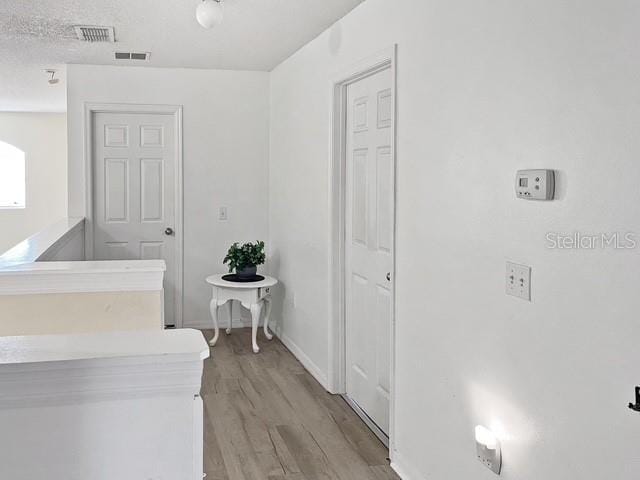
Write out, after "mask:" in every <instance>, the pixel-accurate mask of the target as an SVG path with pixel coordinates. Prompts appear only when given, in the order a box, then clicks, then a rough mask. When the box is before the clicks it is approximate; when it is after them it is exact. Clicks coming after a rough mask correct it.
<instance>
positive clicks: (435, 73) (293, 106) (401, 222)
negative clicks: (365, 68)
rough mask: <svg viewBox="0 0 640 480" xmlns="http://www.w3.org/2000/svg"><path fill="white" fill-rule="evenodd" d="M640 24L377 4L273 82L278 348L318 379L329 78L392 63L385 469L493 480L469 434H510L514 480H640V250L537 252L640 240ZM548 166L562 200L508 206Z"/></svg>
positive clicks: (591, 4) (472, 3)
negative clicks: (631, 405) (511, 283)
mask: <svg viewBox="0 0 640 480" xmlns="http://www.w3.org/2000/svg"><path fill="white" fill-rule="evenodd" d="M639 15H640V4H639V3H638V2H633V1H631V0H614V1H610V2H602V1H596V0H588V1H585V0H581V1H577V0H572V1H568V2H554V1H551V0H537V1H524V2H513V1H509V0H497V1H496V0H458V1H454V2H450V1H445V0H438V1H435V0H427V1H425V0H396V1H394V2H388V1H386V0H367V1H366V2H365V3H363V4H362V5H361V6H359V7H358V8H356V9H355V10H354V11H353V12H352V13H351V14H349V15H347V16H346V17H345V18H344V19H343V20H341V21H340V22H338V23H337V24H336V25H335V26H334V27H333V28H332V29H330V30H329V31H327V32H325V33H324V34H322V35H320V36H319V37H318V38H317V39H315V40H314V41H312V42H311V43H310V44H308V45H307V46H305V47H304V48H302V49H301V50H300V51H299V52H297V53H296V54H295V55H293V56H292V57H291V58H289V59H288V60H286V61H285V62H284V63H282V64H281V65H280V66H278V67H277V68H276V69H275V70H274V71H273V72H272V76H271V106H272V110H271V158H270V194H269V203H270V215H269V219H270V224H269V229H270V245H271V250H272V256H273V262H272V264H271V265H272V271H273V273H274V274H275V275H277V276H278V277H280V279H281V280H282V281H283V284H284V286H285V293H286V296H285V299H284V301H283V305H282V306H280V309H281V310H282V315H283V320H282V328H283V333H284V334H285V335H286V336H288V337H289V338H290V339H291V340H292V341H293V342H294V343H295V344H296V345H297V346H298V347H299V348H300V349H301V351H302V352H304V354H305V355H306V356H307V357H308V358H309V359H310V360H311V361H312V362H314V363H315V365H316V367H317V368H318V369H319V370H320V371H322V372H325V373H326V371H327V363H328V354H327V337H328V331H327V325H328V320H329V318H328V317H329V312H328V303H327V296H328V282H329V279H328V267H327V265H328V261H329V257H328V254H329V252H328V233H327V232H328V228H329V214H328V185H329V179H328V171H329V119H330V89H329V79H330V78H332V76H333V75H334V74H335V73H336V72H339V71H340V70H342V69H343V68H344V67H345V66H347V65H351V64H353V63H356V62H357V61H359V60H360V59H362V58H365V57H367V56H369V55H371V54H372V53H374V52H376V51H378V50H381V49H383V48H386V47H388V46H390V45H392V44H393V43H397V44H398V55H399V56H398V89H399V91H398V95H399V104H398V129H399V134H398V154H399V157H398V178H397V195H398V199H397V209H398V216H397V222H398V238H397V279H396V280H397V346H398V352H397V370H396V371H397V395H398V397H397V410H396V421H397V424H396V435H397V436H396V447H397V451H396V452H393V457H394V460H395V462H397V463H398V464H399V465H400V466H401V467H402V468H403V469H405V471H406V472H408V473H409V475H408V476H407V478H411V479H412V480H417V479H421V478H432V479H446V478H477V479H480V478H486V479H489V478H494V477H493V474H492V473H491V472H490V471H489V470H487V469H485V468H484V467H483V466H482V465H481V464H480V463H479V462H478V461H477V460H476V458H475V447H474V441H473V427H474V426H475V425H476V424H485V425H487V426H494V428H495V429H496V430H498V431H499V433H500V435H501V436H502V439H503V456H504V469H503V475H502V477H503V478H505V479H518V480H534V479H535V480H539V479H547V480H552V479H570V478H580V479H583V480H587V479H593V480H595V479H602V478H612V479H613V478H615V479H619V480H623V479H634V478H638V476H639V475H640V463H639V462H638V454H637V444H638V441H639V440H640V424H639V423H638V421H639V420H640V418H639V417H638V416H637V415H638V414H636V413H633V412H631V411H630V410H628V409H627V407H626V404H627V402H628V401H629V400H631V399H632V394H633V387H634V385H636V384H637V383H638V365H639V364H640V349H638V341H637V340H638V338H640V322H638V313H637V312H638V311H639V310H640V296H638V294H637V289H638V281H639V280H640V274H639V272H640V256H639V255H638V250H637V249H635V250H630V251H613V250H612V249H606V250H596V251H586V250H583V251H576V250H574V251H568V250H550V249H548V248H547V247H546V242H545V234H546V233H547V232H569V233H570V232H574V231H581V232H585V233H586V232H593V233H598V232H616V231H622V232H626V231H634V230H635V231H636V232H637V233H640V226H639V225H640V224H639V219H640V188H639V183H638V179H639V178H640V162H639V161H638V158H639V156H640V136H639V135H638V134H637V127H638V125H640V82H638V79H639V78H640V63H639V62H638V58H637V55H638V52H637V48H636V47H637V32H638V29H637V25H638V23H637V22H638V18H639ZM536 167H538V168H540V167H543V168H544V167H546V168H553V169H556V170H557V171H558V172H559V185H558V190H559V191H558V199H557V200H555V201H554V202H527V201H523V200H517V199H516V198H515V195H514V189H513V180H514V175H515V171H516V170H517V169H520V168H536ZM506 260H513V261H516V262H522V263H525V264H527V265H531V266H532V267H533V277H532V294H533V301H532V302H531V303H528V302H524V301H521V300H518V299H516V298H513V297H508V296H506V295H505V293H504V288H505V287H504V284H505V282H504V271H505V261H506ZM294 294H295V303H296V308H294V305H293V303H294V302H293V298H294ZM279 314H280V312H276V315H275V317H276V318H277V317H278V316H279Z"/></svg>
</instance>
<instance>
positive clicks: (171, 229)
mask: <svg viewBox="0 0 640 480" xmlns="http://www.w3.org/2000/svg"><path fill="white" fill-rule="evenodd" d="M164 234H165V235H173V228H171V227H167V228H165V230H164Z"/></svg>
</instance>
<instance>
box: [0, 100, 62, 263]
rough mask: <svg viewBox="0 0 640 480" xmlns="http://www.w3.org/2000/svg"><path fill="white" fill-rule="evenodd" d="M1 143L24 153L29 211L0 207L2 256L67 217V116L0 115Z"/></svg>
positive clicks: (59, 114)
mask: <svg viewBox="0 0 640 480" xmlns="http://www.w3.org/2000/svg"><path fill="white" fill-rule="evenodd" d="M0 142H5V143H9V144H11V145H13V146H15V147H17V148H19V149H20V150H22V151H23V152H25V164H26V177H27V181H26V186H27V197H26V208H18V209H1V208H0V254H2V253H3V252H5V251H6V250H8V249H9V248H11V247H12V246H14V245H15V244H17V243H18V242H21V241H22V240H24V239H25V238H27V237H28V236H30V235H33V234H34V233H36V232H38V231H39V230H41V229H43V228H44V227H46V226H47V225H49V224H51V223H53V222H55V221H56V220H60V219H61V218H63V217H66V216H67V117H66V115H65V114H64V113H7V112H0Z"/></svg>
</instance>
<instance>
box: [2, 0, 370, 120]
mask: <svg viewBox="0 0 640 480" xmlns="http://www.w3.org/2000/svg"><path fill="white" fill-rule="evenodd" d="M199 1H200V0H37V1H36V0H0V110H5V111H7V110H18V111H20V110H27V111H64V110H65V108H66V105H65V104H66V99H65V91H66V85H65V82H64V64H67V63H86V64H98V65H123V64H127V63H128V64H135V65H140V63H138V62H136V63H133V62H122V61H120V62H116V61H115V60H113V52H114V51H116V50H122V51H138V52H151V58H150V60H149V61H148V62H144V65H146V66H153V67H190V68H216V69H237V70H271V69H272V68H273V67H275V66H276V65H277V64H278V63H280V62H281V61H282V60H284V59H285V58H287V57H288V56H289V55H291V54H292V53H293V52H295V51H296V50H297V49H298V48H300V47H301V46H303V45H304V44H305V43H307V42H308V41H309V40H311V39H312V38H314V37H315V36H317V35H318V34H319V33H321V32H322V31H323V30H325V29H326V28H327V27H328V26H329V25H331V24H332V23H333V22H335V21H336V20H338V19H339V18H341V17H342V16H344V15H345V14H346V13H347V12H349V11H350V10H351V9H353V8H354V7H355V6H356V5H358V4H359V3H361V2H362V1H363V0H224V5H225V19H224V22H223V23H222V25H220V26H219V27H216V28H214V29H211V30H206V29H204V28H202V27H200V26H199V25H198V23H197V22H196V19H195V10H196V7H197V5H198V4H199ZM79 24H87V25H104V26H112V27H114V28H115V35H116V42H117V43H115V44H91V43H87V42H82V41H80V40H77V39H76V38H75V34H74V30H73V26H74V25H79ZM51 67H53V68H57V69H59V70H60V77H61V78H62V81H61V82H60V83H58V84H57V85H55V86H50V85H49V84H48V83H47V76H46V74H45V73H44V72H43V70H44V69H46V68H51Z"/></svg>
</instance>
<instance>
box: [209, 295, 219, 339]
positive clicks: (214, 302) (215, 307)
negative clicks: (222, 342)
mask: <svg viewBox="0 0 640 480" xmlns="http://www.w3.org/2000/svg"><path fill="white" fill-rule="evenodd" d="M209 310H210V311H211V318H212V319H213V330H214V334H213V338H212V339H211V341H210V342H209V345H211V346H212V347H213V346H215V344H216V342H217V341H218V336H219V335H220V331H219V329H218V300H217V299H215V298H214V299H213V300H211V303H209Z"/></svg>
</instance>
